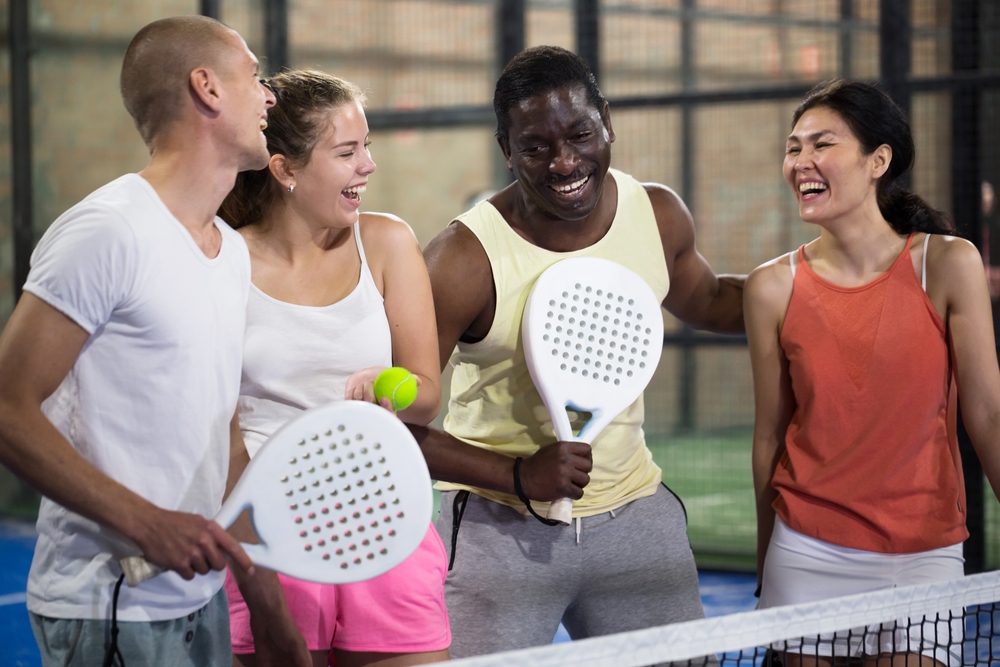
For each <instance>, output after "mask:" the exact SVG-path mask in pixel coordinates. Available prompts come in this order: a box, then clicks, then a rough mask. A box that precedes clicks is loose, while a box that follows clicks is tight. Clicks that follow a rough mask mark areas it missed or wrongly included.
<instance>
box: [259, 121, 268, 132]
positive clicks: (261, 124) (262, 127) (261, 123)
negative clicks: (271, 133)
mask: <svg viewBox="0 0 1000 667" xmlns="http://www.w3.org/2000/svg"><path fill="white" fill-rule="evenodd" d="M266 129H267V120H266V119H264V118H261V119H260V131H261V132H263V131H264V130H266Z"/></svg>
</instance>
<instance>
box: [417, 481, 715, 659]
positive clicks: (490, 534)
mask: <svg viewBox="0 0 1000 667" xmlns="http://www.w3.org/2000/svg"><path fill="white" fill-rule="evenodd" d="M458 494H459V492H456V491H449V492H446V493H444V494H442V498H441V513H440V514H439V515H438V519H437V522H436V524H435V525H436V526H437V529H438V532H440V534H441V539H442V540H443V541H444V544H445V548H446V549H447V550H448V554H449V558H452V556H453V565H452V568H451V570H450V571H449V572H448V579H447V580H446V582H445V602H446V603H447V605H448V616H449V618H450V620H451V631H452V644H451V655H452V657H453V658H464V657H467V656H472V655H482V654H485V653H495V652H498V651H506V650H512V649H517V648H525V647H528V646H541V645H543V644H548V643H551V642H552V638H553V636H554V635H555V633H556V630H557V629H558V627H559V622H560V621H562V622H563V624H564V625H565V626H566V630H567V631H568V632H569V634H570V636H571V637H572V638H574V639H580V638H583V637H594V636H598V635H607V634H612V633H615V632H625V631H628V630H638V629H641V628H647V627H653V626H657V625H665V624H667V623H675V622H678V621H687V620H691V619H695V618H704V616H705V612H704V610H703V609H702V606H701V598H700V597H699V595H698V573H697V570H696V569H695V564H694V557H693V556H692V554H691V546H690V544H689V542H688V538H687V522H686V520H685V517H684V508H683V506H682V505H681V503H680V501H679V500H678V499H677V498H676V496H674V495H673V493H672V492H671V491H670V490H669V489H667V488H666V487H663V486H660V487H658V488H657V491H656V493H655V494H653V495H652V496H649V497H647V498H640V499H639V500H636V501H634V502H631V503H629V504H627V505H624V506H622V507H620V508H619V509H617V510H615V511H614V513H613V515H612V513H605V514H599V515H597V516H592V517H586V518H584V519H581V524H582V525H581V529H580V536H579V543H577V535H576V520H574V522H573V524H572V525H570V526H546V525H544V524H542V523H541V522H539V521H538V520H536V519H535V518H534V517H532V516H524V515H522V514H520V513H518V512H516V511H514V510H513V509H511V508H509V507H507V506H506V505H501V504H499V503H494V502H492V501H489V500H486V499H484V498H482V497H480V496H477V495H475V494H469V495H468V502H467V504H466V507H465V511H464V513H462V515H461V521H460V522H459V523H458V524H457V525H456V516H455V507H454V505H455V499H456V496H457V495H458ZM453 534H454V537H455V541H454V542H453V541H452V537H453ZM453 550H454V554H453V553H452V551H453Z"/></svg>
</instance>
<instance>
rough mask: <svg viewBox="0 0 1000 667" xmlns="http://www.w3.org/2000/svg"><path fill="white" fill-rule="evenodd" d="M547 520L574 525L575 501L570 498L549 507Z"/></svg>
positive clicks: (553, 503)
mask: <svg viewBox="0 0 1000 667" xmlns="http://www.w3.org/2000/svg"><path fill="white" fill-rule="evenodd" d="M545 518H546V519H552V520H553V521H558V522H560V523H564V524H566V525H567V526H568V525H569V524H571V523H573V501H572V500H571V499H569V498H560V499H559V500H556V501H553V502H552V504H551V505H549V511H548V514H546V515H545Z"/></svg>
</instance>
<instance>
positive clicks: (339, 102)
mask: <svg viewBox="0 0 1000 667" xmlns="http://www.w3.org/2000/svg"><path fill="white" fill-rule="evenodd" d="M265 84H266V85H267V87H268V88H270V89H271V91H272V92H273V93H274V97H275V100H276V102H275V105H274V107H273V108H271V109H270V111H268V114H267V129H266V130H264V136H265V137H266V138H267V150H268V152H269V153H270V154H271V155H284V156H285V157H286V158H287V159H288V161H289V162H290V163H291V164H292V165H295V166H299V167H301V166H303V165H305V164H308V163H309V158H310V157H311V156H312V151H313V148H315V147H316V144H317V143H318V142H319V140H320V139H321V138H322V136H323V132H325V131H326V129H327V128H328V127H329V126H330V125H329V123H330V113H331V112H332V111H334V110H336V109H337V108H339V107H341V106H343V105H345V104H348V103H350V102H359V103H361V104H364V102H365V95H364V92H362V90H361V89H360V88H358V87H357V86H356V85H354V84H353V83H350V82H349V81H344V80H343V79H339V78H337V77H335V76H330V75H329V74H324V73H323V72H318V71H316V70H293V71H291V72H282V73H281V74H277V75H275V76H273V77H271V78H270V79H268V80H267V81H266V82H265ZM284 195H285V193H284V192H283V190H282V187H281V184H280V183H278V181H277V180H275V178H274V177H273V176H272V175H271V170H270V169H269V168H267V167H265V168H263V169H261V170H259V171H244V172H241V173H240V174H238V175H237V176H236V184H235V185H234V186H233V189H232V190H231V191H230V193H229V194H228V195H227V196H226V199H225V200H224V201H223V202H222V206H221V207H220V208H219V217H220V218H222V219H223V220H225V221H226V222H227V223H229V225H230V226H231V227H233V228H234V229H238V228H240V227H243V226H244V225H252V224H255V223H258V222H260V221H261V220H262V219H264V216H266V215H267V213H268V211H270V210H271V207H272V206H274V204H275V202H277V201H278V200H279V199H281V197H283V196H284Z"/></svg>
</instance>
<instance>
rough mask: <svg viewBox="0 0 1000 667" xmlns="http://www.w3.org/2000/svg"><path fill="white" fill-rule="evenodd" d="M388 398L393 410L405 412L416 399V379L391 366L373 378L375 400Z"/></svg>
mask: <svg viewBox="0 0 1000 667" xmlns="http://www.w3.org/2000/svg"><path fill="white" fill-rule="evenodd" d="M382 398H388V399H389V402H390V403H391V404H392V409H393V410H405V409H406V408H408V407H410V405H411V404H412V403H413V401H415V400H416V399H417V378H415V377H413V373H411V372H410V371H408V370H406V369H405V368H401V367H399V366H393V367H391V368H387V369H385V370H384V371H382V372H381V373H379V374H378V377H377V378H375V400H377V401H378V402H379V403H381V402H382Z"/></svg>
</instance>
